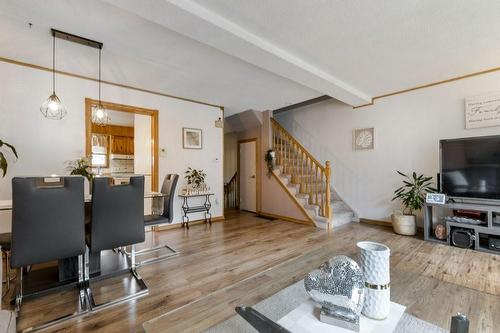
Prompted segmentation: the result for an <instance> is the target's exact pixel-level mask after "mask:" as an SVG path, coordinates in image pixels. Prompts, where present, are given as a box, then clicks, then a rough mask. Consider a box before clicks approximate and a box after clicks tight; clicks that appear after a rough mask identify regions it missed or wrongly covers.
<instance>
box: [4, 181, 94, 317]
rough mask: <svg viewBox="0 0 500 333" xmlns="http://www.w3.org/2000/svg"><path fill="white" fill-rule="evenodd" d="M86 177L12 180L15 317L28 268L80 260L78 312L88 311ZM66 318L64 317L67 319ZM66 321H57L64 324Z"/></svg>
mask: <svg viewBox="0 0 500 333" xmlns="http://www.w3.org/2000/svg"><path fill="white" fill-rule="evenodd" d="M84 223H85V220H84V189H83V177H81V176H71V177H14V178H13V179H12V244H11V249H10V250H11V260H10V264H11V266H12V267H13V268H19V272H18V274H17V283H16V315H18V314H19V311H20V309H21V304H22V301H23V297H29V296H32V295H29V294H27V295H23V269H24V268H25V267H28V266H31V265H35V264H40V263H46V262H50V261H55V260H62V259H66V258H71V257H78V284H77V286H78V288H79V291H80V295H79V296H80V297H79V304H78V306H79V309H78V310H77V311H76V312H74V313H73V314H72V315H68V316H66V317H70V316H74V315H77V314H81V313H83V312H86V311H87V310H88V306H87V301H86V298H85V293H84V281H83V279H84V275H83V257H84V254H85V250H86V247H85V225H84ZM64 318H65V317H64ZM61 319H63V318H58V319H57V320H61Z"/></svg>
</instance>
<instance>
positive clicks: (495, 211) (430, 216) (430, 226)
mask: <svg viewBox="0 0 500 333" xmlns="http://www.w3.org/2000/svg"><path fill="white" fill-rule="evenodd" d="M453 201H455V200H453ZM454 210H469V211H477V212H481V213H483V214H482V215H483V216H486V218H485V219H484V224H481V225H476V224H469V223H461V222H451V221H447V222H445V221H444V217H445V216H452V215H453V211H454ZM437 224H443V225H445V226H446V234H447V239H444V240H441V239H438V238H436V236H435V234H434V229H435V227H436V225H437ZM453 229H468V230H470V231H471V232H472V233H474V235H475V243H474V247H473V249H474V250H477V251H483V252H488V253H494V254H500V251H495V250H491V249H490V248H489V244H488V240H489V237H490V236H493V237H500V203H498V204H478V203H459V202H450V200H448V202H447V203H446V204H429V203H427V204H425V206H424V240H426V241H430V242H436V243H440V244H444V245H452V244H451V240H450V232H451V231H452V230H453Z"/></svg>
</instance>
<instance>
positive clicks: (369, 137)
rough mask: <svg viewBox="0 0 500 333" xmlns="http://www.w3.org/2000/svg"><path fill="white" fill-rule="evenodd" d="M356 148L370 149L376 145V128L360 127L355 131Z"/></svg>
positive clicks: (354, 141)
mask: <svg viewBox="0 0 500 333" xmlns="http://www.w3.org/2000/svg"><path fill="white" fill-rule="evenodd" d="M353 147H354V150H370V149H373V148H374V147H375V129H374V128H373V127H370V128H359V129H355V130H354V131H353Z"/></svg>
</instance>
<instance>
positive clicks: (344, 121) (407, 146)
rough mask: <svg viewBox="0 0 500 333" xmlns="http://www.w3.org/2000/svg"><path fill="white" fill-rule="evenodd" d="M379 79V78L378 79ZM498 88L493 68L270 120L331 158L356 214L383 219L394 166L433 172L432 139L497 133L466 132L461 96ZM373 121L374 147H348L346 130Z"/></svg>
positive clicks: (435, 146)
mask: <svg viewBox="0 0 500 333" xmlns="http://www.w3.org/2000/svg"><path fill="white" fill-rule="evenodd" d="M381 79H383V78H381ZM499 90H500V73H499V72H495V73H491V74H487V75H482V76H477V77H472V78H469V79H465V80H460V81H455V82H451V83H447V84H443V85H438V86H434V87H430V88H425V89H421V90H416V91H413V92H409V93H405V94H401V95H395V96H392V97H387V98H383V99H380V100H376V102H375V104H374V105H372V106H369V107H364V108H360V109H353V108H352V107H350V106H347V105H345V104H343V103H340V102H337V101H326V102H322V103H319V104H316V105H311V106H309V107H305V108H302V109H297V110H294V111H290V112H287V113H283V114H281V115H277V116H276V118H277V119H278V120H279V121H280V122H281V123H283V124H284V126H285V127H286V128H287V129H289V130H290V131H291V132H292V134H294V135H295V136H296V137H297V138H298V139H299V140H300V141H302V142H303V144H304V145H306V147H308V148H309V149H311V151H312V153H313V154H316V156H317V158H319V159H321V160H327V159H329V160H331V161H332V163H333V166H332V168H333V184H334V187H335V189H336V190H338V192H339V194H340V195H341V196H342V197H343V198H344V199H345V200H346V201H347V202H348V204H350V205H351V206H352V207H353V208H354V209H355V210H356V211H357V213H358V214H359V215H360V217H362V218H371V219H389V217H390V214H391V213H392V212H393V211H394V210H397V209H400V208H401V207H400V205H399V204H398V203H396V202H391V198H392V194H393V191H394V189H395V188H396V187H397V186H398V185H399V183H400V181H401V178H400V177H399V176H398V175H396V173H395V170H401V171H403V172H411V171H416V172H419V173H424V174H426V175H429V176H433V177H435V176H436V173H437V172H438V169H439V160H438V157H439V140H440V139H446V138H460V137H469V136H482V135H498V134H500V127H490V128H483V129H474V130H466V129H465V120H464V98H466V97H468V96H473V95H478V94H482V93H487V92H491V91H499ZM364 127H375V150H373V151H353V149H352V131H353V129H355V128H364Z"/></svg>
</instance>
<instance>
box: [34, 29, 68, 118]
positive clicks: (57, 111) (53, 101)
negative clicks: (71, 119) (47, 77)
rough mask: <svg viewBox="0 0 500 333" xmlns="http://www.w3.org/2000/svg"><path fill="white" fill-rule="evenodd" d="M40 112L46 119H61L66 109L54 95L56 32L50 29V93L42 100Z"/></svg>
mask: <svg viewBox="0 0 500 333" xmlns="http://www.w3.org/2000/svg"><path fill="white" fill-rule="evenodd" d="M40 112H42V114H43V115H44V116H45V118H47V119H52V120H61V119H63V118H64V117H65V116H66V114H67V113H68V111H66V108H65V107H64V105H63V104H62V103H61V100H60V99H59V97H57V95H56V34H55V33H54V31H52V95H50V96H49V98H47V100H46V101H45V102H43V104H42V106H41V107H40Z"/></svg>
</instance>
